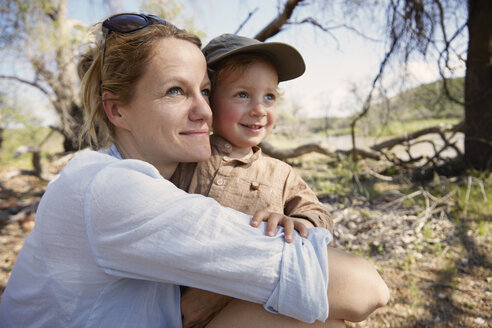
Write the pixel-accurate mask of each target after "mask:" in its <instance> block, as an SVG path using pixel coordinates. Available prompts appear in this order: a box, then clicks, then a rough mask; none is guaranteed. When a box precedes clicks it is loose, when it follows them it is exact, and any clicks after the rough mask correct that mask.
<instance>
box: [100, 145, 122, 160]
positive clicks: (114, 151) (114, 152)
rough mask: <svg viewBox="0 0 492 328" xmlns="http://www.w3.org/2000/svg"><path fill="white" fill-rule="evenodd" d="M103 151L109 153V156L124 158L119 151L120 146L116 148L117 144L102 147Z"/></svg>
mask: <svg viewBox="0 0 492 328" xmlns="http://www.w3.org/2000/svg"><path fill="white" fill-rule="evenodd" d="M100 152H101V153H104V154H108V155H109V156H113V157H116V158H117V159H123V158H122V157H121V154H120V152H119V151H118V148H116V145H115V144H112V145H111V147H109V148H108V149H102V150H100Z"/></svg>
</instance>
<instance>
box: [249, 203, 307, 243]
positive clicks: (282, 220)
mask: <svg viewBox="0 0 492 328" xmlns="http://www.w3.org/2000/svg"><path fill="white" fill-rule="evenodd" d="M262 221H267V228H266V234H267V235H268V236H275V234H276V233H277V226H279V225H280V226H282V227H284V233H285V241H286V242H288V243H291V242H292V240H293V239H294V229H295V230H296V231H297V232H299V234H300V235H301V236H302V237H304V238H307V236H308V229H309V228H314V225H313V224H312V223H311V222H310V221H308V220H306V219H300V218H293V217H290V216H287V215H284V214H280V213H273V212H269V211H267V210H260V211H258V212H256V213H255V215H253V219H252V220H251V225H252V226H253V227H258V226H259V225H260V223H261V222H262Z"/></svg>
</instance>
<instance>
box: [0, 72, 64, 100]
mask: <svg viewBox="0 0 492 328" xmlns="http://www.w3.org/2000/svg"><path fill="white" fill-rule="evenodd" d="M0 79H6V80H15V81H17V82H21V83H24V84H27V85H30V86H31V87H35V88H37V89H38V90H39V91H41V92H42V93H44V94H45V95H46V96H47V97H48V98H49V99H50V101H52V102H53V100H54V98H53V97H52V95H51V94H50V92H49V91H48V90H46V89H45V88H43V87H42V86H41V85H39V84H38V83H36V82H33V81H28V80H25V79H23V78H20V77H18V76H11V75H3V74H0Z"/></svg>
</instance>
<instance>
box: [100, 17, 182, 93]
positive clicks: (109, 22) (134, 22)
mask: <svg viewBox="0 0 492 328" xmlns="http://www.w3.org/2000/svg"><path fill="white" fill-rule="evenodd" d="M152 21H155V22H157V23H160V24H165V25H169V26H171V27H176V26H174V25H173V24H171V23H170V22H168V21H167V20H165V19H163V18H160V17H158V16H155V15H144V14H132V13H126V14H116V15H114V16H111V17H109V18H107V19H106V20H105V21H104V22H103V24H102V32H103V35H102V39H101V79H100V83H99V84H100V85H99V96H101V95H102V90H101V85H102V71H103V67H104V53H105V50H106V39H107V37H108V35H109V33H111V32H118V33H131V32H135V31H137V30H140V29H143V28H144V27H147V26H149V25H150V24H152Z"/></svg>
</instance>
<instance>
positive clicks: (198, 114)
mask: <svg viewBox="0 0 492 328" xmlns="http://www.w3.org/2000/svg"><path fill="white" fill-rule="evenodd" d="M192 106H193V107H192V108H191V110H190V115H189V116H190V120H192V121H199V120H203V121H211V120H212V110H211V109H210V105H209V104H208V101H206V100H205V98H204V97H203V96H202V95H200V96H199V97H196V99H195V100H194V101H193V104H192Z"/></svg>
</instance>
